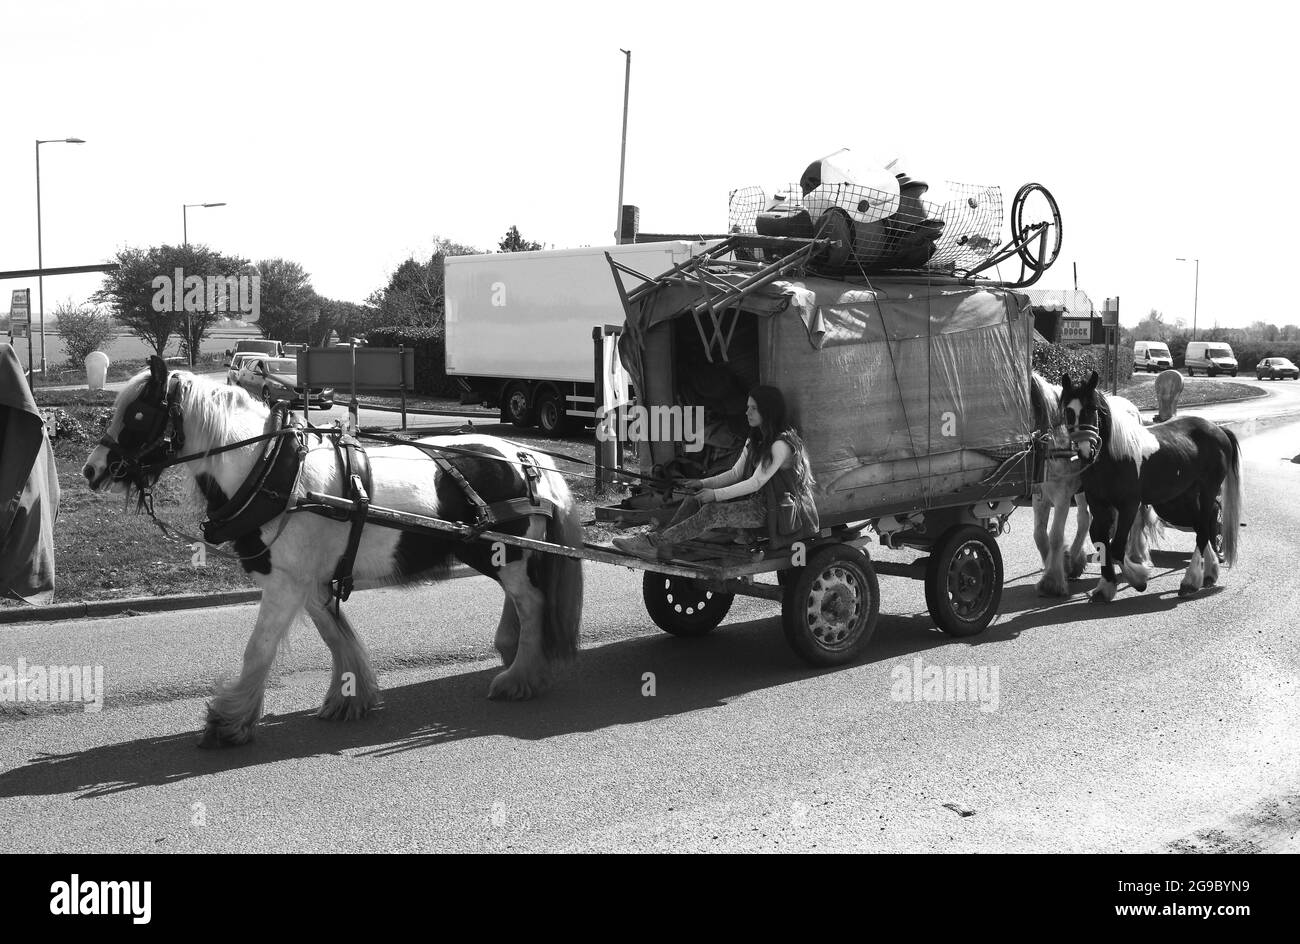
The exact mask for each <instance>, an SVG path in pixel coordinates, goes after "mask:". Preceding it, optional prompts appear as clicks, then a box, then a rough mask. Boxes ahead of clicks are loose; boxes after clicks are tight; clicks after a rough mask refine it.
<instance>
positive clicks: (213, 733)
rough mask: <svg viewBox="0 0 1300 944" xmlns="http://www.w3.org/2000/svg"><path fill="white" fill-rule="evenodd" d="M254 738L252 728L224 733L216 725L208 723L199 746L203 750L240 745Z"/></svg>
mask: <svg viewBox="0 0 1300 944" xmlns="http://www.w3.org/2000/svg"><path fill="white" fill-rule="evenodd" d="M252 739H253V732H252V731H251V730H250V729H246V728H245V729H239V730H237V731H235V732H234V733H222V732H221V731H220V730H218V729H217V727H216V726H215V725H208V726H207V727H206V728H204V729H203V736H202V737H201V738H199V742H198V745H197V746H198V747H199V748H201V749H202V750H205V751H211V750H217V749H219V748H223V747H240V746H242V745H244V744H247V743H248V742H249V741H251V740H252Z"/></svg>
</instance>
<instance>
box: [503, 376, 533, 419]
mask: <svg viewBox="0 0 1300 944" xmlns="http://www.w3.org/2000/svg"><path fill="white" fill-rule="evenodd" d="M501 422H503V423H513V424H515V425H516V426H518V427H519V428H520V429H527V428H528V427H529V426H532V425H533V424H534V423H536V422H537V413H536V411H534V410H531V409H529V407H528V388H527V387H525V386H523V385H522V384H511V385H510V386H509V387H506V391H505V393H504V394H503V395H502V397H501Z"/></svg>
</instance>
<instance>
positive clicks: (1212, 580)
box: [1201, 574, 1219, 587]
mask: <svg viewBox="0 0 1300 944" xmlns="http://www.w3.org/2000/svg"><path fill="white" fill-rule="evenodd" d="M1218 582H1219V578H1218V577H1211V576H1210V575H1209V574H1206V575H1205V580H1203V581H1202V582H1201V586H1202V587H1213V586H1214V585H1215V584H1217V583H1218Z"/></svg>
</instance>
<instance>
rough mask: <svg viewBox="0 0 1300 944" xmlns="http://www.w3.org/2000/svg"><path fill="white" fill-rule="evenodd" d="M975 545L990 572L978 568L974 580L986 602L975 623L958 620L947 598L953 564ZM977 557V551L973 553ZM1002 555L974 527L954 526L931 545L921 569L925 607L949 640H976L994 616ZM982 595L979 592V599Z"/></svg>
mask: <svg viewBox="0 0 1300 944" xmlns="http://www.w3.org/2000/svg"><path fill="white" fill-rule="evenodd" d="M973 544H974V545H979V547H980V548H982V549H983V551H984V553H985V554H986V555H987V557H988V558H989V559H990V560H988V561H985V562H982V563H989V564H991V566H992V572H991V573H989V572H987V571H986V570H985V569H984V568H983V567H980V569H979V573H978V577H979V579H980V582H981V584H984V585H988V584H991V586H989V587H988V590H989V599H988V601H987V603H986V604H985V605H984V607H983V609H981V610H980V611H979V614H978V615H977V616H976V618H975V619H969V618H967V617H964V616H962V615H961V614H960V613H958V612H957V610H956V609H955V608H954V607H953V603H952V599H951V597H950V596H949V590H948V583H949V578H950V576H952V575H951V574H950V571H951V568H952V566H953V564H954V563H955V562H956V561H957V559H958V557H959V555H960V554H961V553H962V552H963V551H966V550H970V549H973V548H972V545H973ZM976 553H977V554H978V553H979V551H976ZM1002 580H1003V570H1002V551H1001V549H1000V548H999V547H998V542H997V541H996V540H994V538H993V536H992V535H991V534H989V533H988V532H987V531H986V530H984V529H983V528H981V527H978V526H977V525H973V524H964V525H958V526H957V527H955V528H951V529H949V530H948V531H946V532H945V533H944V534H943V536H942V537H940V538H939V541H938V542H937V544H936V545H935V550H934V551H933V552H932V553H931V554H930V558H929V561H928V562H927V563H926V568H925V605H926V607H927V608H928V609H929V611H930V616H931V617H933V619H934V623H935V625H936V626H938V627H939V628H940V629H941V630H943V631H944V632H945V633H947V634H948V635H950V636H978V635H979V634H980V633H982V632H984V630H985V629H987V628H988V625H989V623H991V622H993V618H994V617H995V616H997V615H998V607H999V606H1000V605H1001V603H1002ZM982 593H983V591H982V590H981V595H982Z"/></svg>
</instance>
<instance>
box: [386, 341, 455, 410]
mask: <svg viewBox="0 0 1300 944" xmlns="http://www.w3.org/2000/svg"><path fill="white" fill-rule="evenodd" d="M366 344H368V345H370V346H371V347H397V346H398V345H402V346H404V347H410V348H414V349H415V391H414V392H415V393H420V394H424V395H425V396H434V397H438V396H455V395H456V392H457V389H456V385H455V383H454V382H452V381H450V380H448V378H447V336H446V333H445V332H444V331H443V329H442V328H426V327H420V326H416V325H394V326H393V327H390V328H371V329H370V330H369V331H367V332H366Z"/></svg>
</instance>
